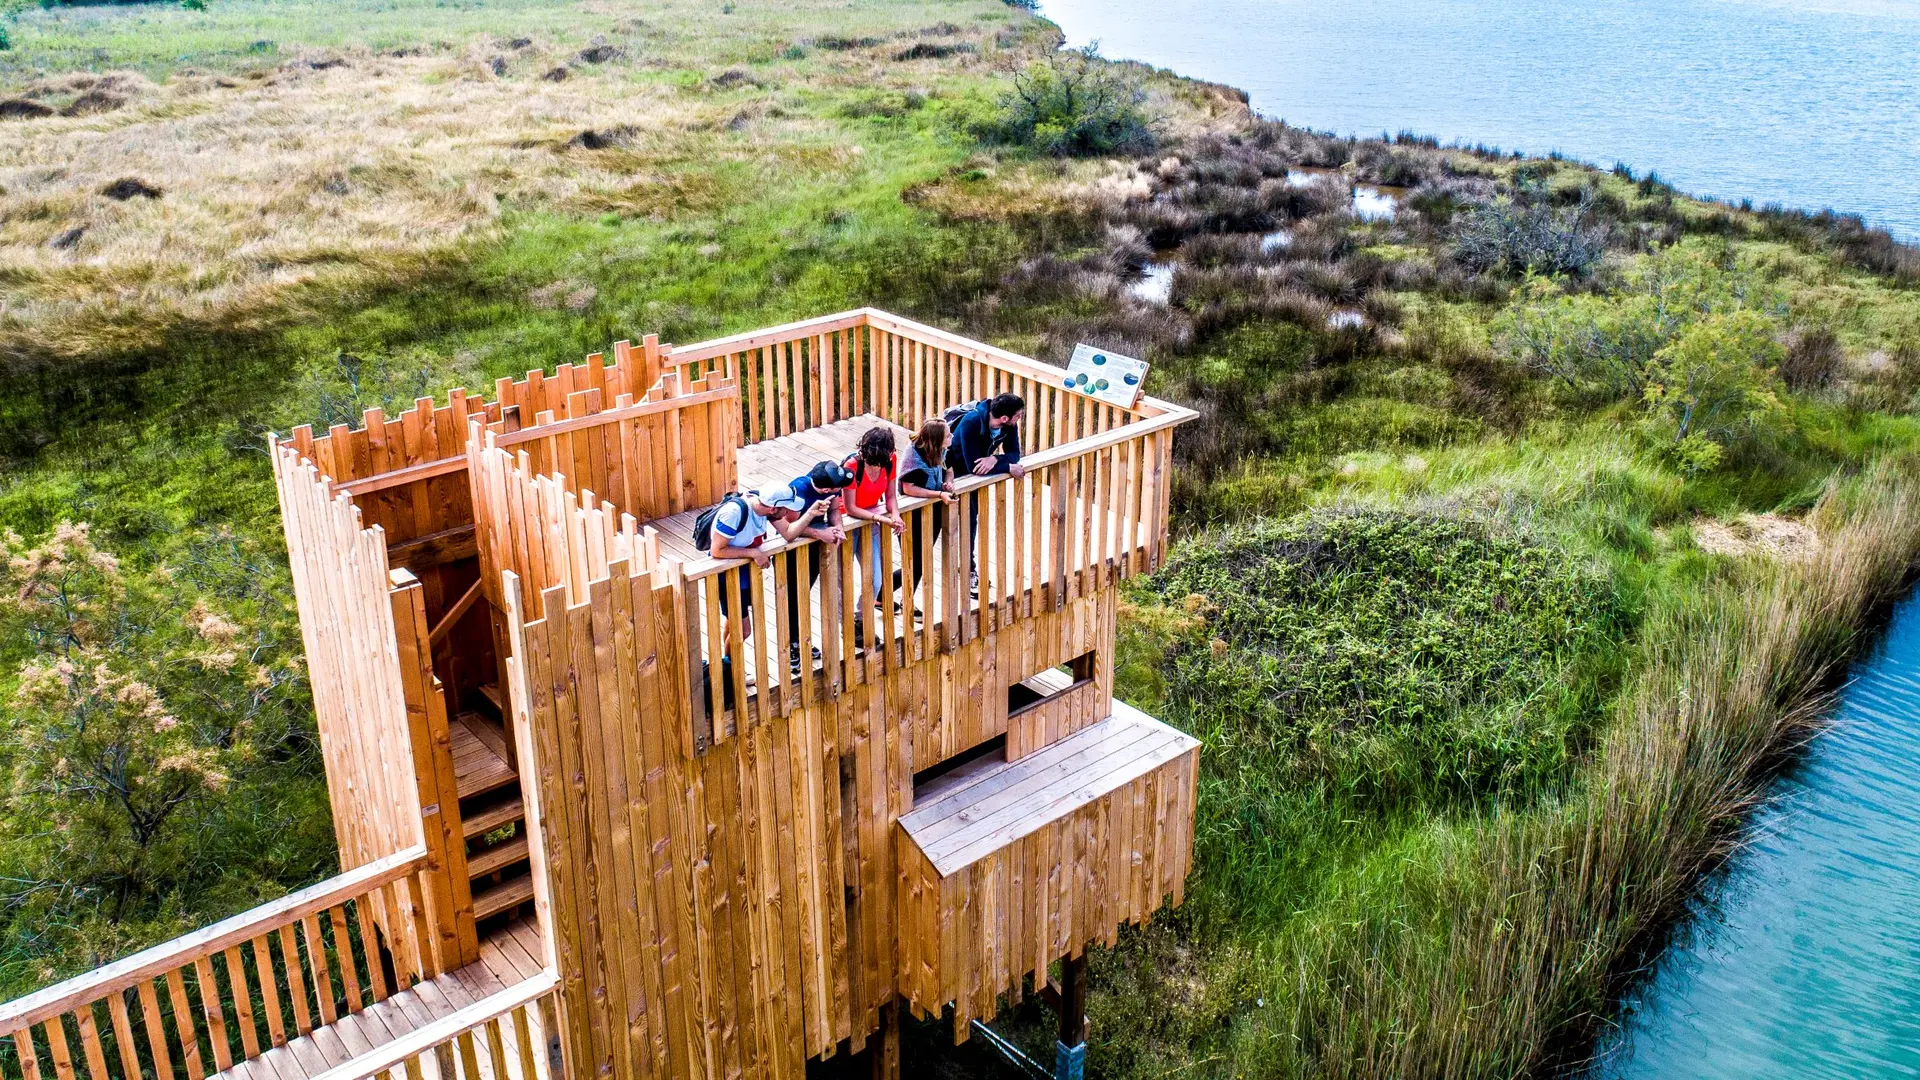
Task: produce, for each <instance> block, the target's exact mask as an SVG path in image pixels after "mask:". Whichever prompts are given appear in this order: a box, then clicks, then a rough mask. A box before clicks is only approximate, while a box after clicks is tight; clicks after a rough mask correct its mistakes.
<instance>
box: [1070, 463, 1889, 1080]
mask: <svg viewBox="0 0 1920 1080" xmlns="http://www.w3.org/2000/svg"><path fill="white" fill-rule="evenodd" d="M1912 468H1913V464H1912V462H1911V461H1910V460H1908V461H1902V462H1899V463H1895V462H1892V461H1888V462H1883V463H1881V464H1879V465H1876V466H1874V467H1873V468H1871V469H1870V470H1868V471H1867V472H1866V473H1865V474H1863V475H1860V476H1857V477H1854V478H1852V479H1846V480H1840V481H1837V482H1835V483H1834V484H1832V485H1831V486H1829V487H1828V489H1827V491H1826V492H1825V494H1824V495H1823V496H1821V498H1820V499H1819V501H1818V504H1817V505H1816V506H1815V507H1814V509H1813V511H1812V512H1811V514H1810V515H1809V520H1810V521H1813V522H1815V523H1817V526H1818V529H1819V533H1820V538H1821V539H1820V543H1819V544H1818V546H1817V547H1816V548H1815V549H1814V550H1813V551H1812V552H1811V553H1810V554H1808V555H1806V556H1805V557H1804V558H1801V559H1798V560H1792V561H1781V560H1766V559H1752V560H1748V561H1744V562H1738V563H1732V564H1727V563H1720V564H1715V565H1713V566H1712V568H1711V569H1710V570H1708V572H1707V573H1706V576H1704V577H1703V578H1699V579H1696V580H1691V581H1687V582H1685V583H1684V584H1682V583H1681V582H1680V581H1670V582H1669V583H1668V584H1667V585H1666V586H1665V587H1663V588H1662V589H1659V590H1657V591H1656V592H1654V593H1653V594H1652V595H1651V596H1650V597H1648V598H1647V600H1646V602H1645V611H1644V614H1643V615H1642V616H1641V618H1640V621H1639V629H1638V632H1637V633H1636V634H1635V635H1634V636H1633V638H1632V640H1633V642H1634V644H1633V645H1632V646H1631V649H1630V651H1629V652H1627V653H1623V654H1620V655H1619V662H1624V661H1626V660H1627V659H1628V658H1629V657H1630V670H1631V672H1632V675H1631V678H1630V679H1629V680H1628V682H1627V683H1626V684H1625V685H1624V687H1623V688H1622V690H1621V692H1620V693H1619V694H1618V696H1617V697H1616V698H1615V699H1614V703H1613V704H1612V705H1611V706H1610V707H1608V708H1607V709H1606V710H1605V711H1604V722H1603V723H1601V724H1599V726H1598V729H1597V730H1598V732H1599V737H1598V739H1597V740H1596V742H1595V744H1594V746H1593V749H1592V751H1591V753H1590V756H1589V757H1588V760H1589V762H1590V763H1588V764H1584V765H1577V767H1568V768H1563V769H1561V770H1559V772H1558V778H1557V779H1555V778H1554V777H1553V776H1551V775H1549V776H1548V777H1547V778H1546V779H1547V782H1546V783H1540V784H1535V785H1532V786H1531V787H1530V788H1528V789H1527V790H1525V791H1518V792H1516V793H1515V794H1516V795H1519V796H1522V797H1518V798H1514V797H1509V798H1507V799H1502V800H1495V801H1493V802H1491V803H1488V804H1485V809H1474V808H1472V807H1471V806H1459V807H1456V808H1455V809H1453V810H1451V811H1447V810H1442V809H1440V808H1438V807H1431V806H1430V807H1429V808H1428V811H1427V812H1425V813H1421V814H1401V815H1393V814H1384V815H1382V814H1376V813H1368V812H1366V811H1365V810H1361V809H1358V808H1357V807H1355V806H1354V805H1353V804H1351V803H1348V804H1346V805H1347V806H1348V809H1347V810H1346V811H1345V813H1344V815H1343V816H1344V818H1345V819H1346V820H1345V821H1344V824H1345V826H1346V828H1345V829H1343V830H1334V831H1331V832H1328V833H1327V834H1325V835H1323V836H1320V837H1314V836H1313V834H1312V830H1311V828H1310V825H1311V822H1313V821H1314V820H1317V819H1320V818H1322V816H1323V815H1325V814H1327V813H1328V812H1329V811H1330V810H1332V809H1333V806H1334V805H1339V804H1338V803H1337V802H1335V803H1333V804H1328V803H1326V802H1324V801H1321V800H1314V801H1310V802H1307V803H1306V804H1305V805H1302V806H1299V807H1298V808H1297V809H1296V810H1295V811H1294V814H1293V815H1291V816H1286V817H1281V818H1275V819H1270V820H1269V821H1268V822H1267V825H1266V828H1265V832H1266V834H1267V835H1268V837H1269V839H1270V840H1281V839H1283V838H1290V839H1291V840H1292V841H1293V843H1292V844H1291V845H1288V844H1284V843H1283V844H1282V845H1281V846H1279V847H1271V846H1267V847H1262V846H1259V845H1249V844H1244V843H1232V844H1225V845H1217V846H1213V847H1209V845H1208V840H1207V838H1206V837H1205V836H1203V837H1202V840H1201V851H1202V852H1203V855H1204V856H1206V858H1204V859H1203V864H1202V867H1201V870H1200V872H1199V875H1198V877H1197V878H1196V894H1195V900H1194V903H1193V905H1191V909H1190V910H1189V911H1188V912H1186V913H1184V915H1183V918H1184V919H1185V920H1186V921H1185V922H1184V923H1178V922H1177V923H1176V924H1173V925H1162V926H1159V927H1155V928H1151V929H1149V930H1147V931H1146V932H1144V933H1142V934H1140V935H1138V936H1137V937H1135V938H1134V939H1132V940H1130V941H1128V942H1126V943H1124V944H1123V946H1122V947H1121V948H1120V949H1119V950H1117V951H1116V952H1115V953H1113V954H1109V955H1108V956H1107V957H1105V958H1103V962H1102V966H1101V968H1099V969H1098V970H1099V971H1100V973H1101V975H1102V976H1103V980H1104V981H1103V984H1102V985H1103V986H1104V987H1108V988H1111V990H1112V996H1111V997H1108V996H1106V995H1105V994H1104V993H1103V995H1102V998H1101V1000H1100V1001H1099V1002H1098V1004H1099V1006H1100V1007H1101V1008H1102V1010H1103V1011H1105V1012H1107V1014H1108V1015H1111V1016H1114V1017H1116V1018H1117V1019H1118V1020H1119V1022H1118V1023H1117V1024H1113V1025H1110V1026H1109V1027H1108V1028H1107V1029H1106V1030H1107V1031H1108V1032H1109V1035H1108V1038H1109V1039H1110V1042H1109V1044H1108V1050H1109V1053H1110V1054H1111V1055H1112V1056H1111V1057H1109V1058H1108V1059H1107V1060H1109V1061H1116V1062H1117V1063H1119V1064H1120V1065H1121V1066H1122V1068H1121V1070H1120V1071H1122V1072H1123V1073H1126V1074H1129V1075H1154V1074H1157V1073H1158V1072H1160V1071H1162V1070H1164V1069H1168V1068H1172V1067H1174V1066H1175V1065H1176V1064H1177V1063H1181V1062H1186V1063H1191V1064H1197V1065H1199V1066H1200V1071H1201V1072H1202V1073H1203V1074H1205V1075H1233V1076H1273V1077H1354V1078H1361V1077H1379V1076H1524V1075H1553V1074H1555V1073H1556V1072H1557V1071H1558V1070H1561V1069H1564V1068H1570V1067H1577V1066H1579V1065H1580V1064H1581V1063H1582V1059H1583V1057H1584V1055H1586V1054H1587V1053H1588V1052H1589V1051H1590V1048H1591V1047H1592V1045H1593V1040H1594V1038H1595V1037H1596V1036H1597V1034H1599V1033H1600V1032H1602V1031H1604V1030H1605V1029H1606V1027H1607V1025H1608V1024H1610V1023H1611V1022H1612V1018H1613V1016H1614V1015H1615V1011H1616V1009H1615V1002H1616V1001H1617V999H1618V995H1619V993H1620V992H1621V990H1622V989H1623V988H1624V987H1625V986H1626V985H1627V984H1629V983H1630V982H1631V981H1632V980H1633V979H1634V978H1636V977H1637V976H1638V975H1639V974H1640V973H1641V972H1642V971H1643V970H1644V968H1645V966H1646V964H1647V963H1648V961H1649V959H1650V957H1651V956H1653V955H1654V950H1656V949H1657V948H1658V947H1659V946H1660V945H1661V944H1662V943H1663V942H1664V941H1665V938H1666V935H1667V934H1668V933H1669V931H1670V930H1671V928H1672V927H1673V925H1674V923H1675V920H1677V919H1678V918H1679V917H1680V916H1681V915H1682V914H1683V913H1684V910H1685V908H1686V905H1687V902H1688V900H1689V899H1690V898H1691V897H1692V896H1693V895H1694V894H1695V890H1696V889H1697V888H1698V883H1699V881H1700V880H1701V878H1702V876H1703V875H1705V874H1707V873H1710V872H1711V871H1712V870H1714V869H1715V868H1716V867H1718V866H1719V865H1720V864H1721V863H1722V862H1723V861H1724V860H1725V859H1726V858H1727V857H1729V856H1730V855H1731V854H1732V853H1733V852H1735V851H1736V850H1737V849H1738V846H1739V844H1740V843H1741V838H1742V833H1741V827H1742V825H1743V823H1744V822H1745V821H1746V820H1747V817H1748V815H1749V814H1750V812H1751V811H1752V809H1753V808H1754V807H1755V806H1756V805H1757V804H1758V802H1759V801H1760V800H1762V799H1764V798H1765V793H1766V790H1767V787H1766V784H1767V780H1768V778H1769V777H1770V776H1771V775H1772V773H1773V772H1774V771H1775V770H1776V769H1777V768H1778V767H1779V766H1780V764H1781V763H1782V762H1784V761H1785V760H1787V759H1788V758H1789V757H1790V755H1791V754H1792V752H1793V751H1794V750H1795V749H1797V748H1798V747H1799V746H1801V745H1802V744H1803V743H1804V742H1805V741H1806V740H1807V739H1808V738H1810V737H1812V736H1813V735H1814V734H1815V733H1817V731H1818V730H1819V728H1820V725H1821V722H1822V718H1823V716H1824V715H1825V712H1824V710H1825V706H1826V704H1827V701H1828V697H1827V694H1828V692H1829V691H1830V689H1831V687H1832V686H1833V684H1834V681H1835V679H1836V677H1837V675H1838V672H1839V670H1840V667H1841V665H1843V664H1844V663H1845V661H1846V659H1847V658H1848V656H1849V655H1850V654H1851V652H1852V650H1853V648H1854V646H1855V643H1856V642H1857V641H1858V640H1859V637H1860V635H1861V634H1862V633H1863V631H1864V629H1865V627H1866V626H1868V625H1869V624H1870V622H1871V620H1872V618H1873V616H1874V613H1875V612H1876V611H1877V610H1880V609H1881V608H1882V607H1883V606H1884V605H1885V604H1886V603H1887V602H1889V601H1890V600H1891V599H1892V598H1893V596H1894V594H1895V593H1896V592H1897V590H1898V589H1899V588H1900V587H1901V586H1902V585H1903V583H1904V582H1906V581H1907V580H1909V578H1910V575H1911V572H1912V568H1913V567H1914V565H1915V563H1916V557H1917V556H1920V480H1916V478H1915V475H1914V473H1913V472H1912ZM1187 557H1188V558H1191V557H1193V556H1192V555H1189V556H1187ZM1177 565H1178V563H1177V562H1176V566H1177ZM1178 573H1179V571H1177V570H1176V571H1175V574H1176V577H1177V575H1178ZM1173 700H1175V701H1176V702H1177V701H1178V700H1179V698H1178V694H1177V692H1176V693H1175V695H1174V698H1173ZM1176 714H1179V711H1178V710H1176ZM1209 749H1210V751H1211V760H1208V761H1207V762H1206V764H1205V766H1204V768H1205V770H1206V771H1207V772H1208V773H1209V775H1210V779H1206V780H1203V784H1204V785H1207V786H1209V787H1212V788H1215V789H1216V791H1215V797H1216V798H1219V797H1220V793H1219V791H1218V790H1217V789H1218V785H1220V784H1221V783H1222V782H1223V778H1224V777H1226V776H1231V775H1233V774H1234V773H1235V771H1236V770H1238V769H1242V768H1248V767H1251V768H1253V769H1254V770H1255V771H1256V772H1258V771H1259V770H1260V767H1259V766H1258V765H1257V764H1256V758H1257V755H1256V756H1255V757H1249V755H1248V753H1247V752H1246V751H1245V750H1244V749H1243V748H1242V747H1241V745H1240V744H1239V743H1238V742H1237V741H1234V740H1229V741H1226V742H1218V741H1217V740H1216V741H1214V742H1210V743H1209ZM1578 760H1579V756H1576V758H1575V759H1574V761H1575V762H1576V763H1577V761H1578ZM1294 790H1296V791H1298V790H1301V789H1300V788H1299V787H1298V786H1296V787H1295V789H1294ZM1341 790H1346V789H1345V788H1342V789H1341ZM1253 798H1254V797H1253V796H1250V795H1245V794H1243V795H1240V796H1238V797H1229V798H1227V799H1226V800H1225V803H1224V805H1225V806H1226V807H1227V808H1230V809H1229V811H1228V812H1229V814H1230V815H1232V814H1236V813H1237V814H1246V813H1250V812H1251V806H1252V805H1253V803H1251V802H1250V801H1249V800H1250V799H1253ZM1269 798H1271V797H1269ZM1236 808H1245V809H1236ZM1221 810H1222V805H1221V804H1216V805H1215V807H1214V811H1213V812H1214V813H1215V814H1218V813H1220V812H1221ZM1435 810H1439V812H1437V813H1436V812H1433V811H1435ZM1245 820H1246V823H1247V824H1251V822H1252V820H1254V819H1251V818H1247V819H1245ZM1362 838H1365V839H1362ZM1302 848H1307V849H1310V850H1312V851H1313V852H1314V859H1316V860H1319V861H1320V862H1321V864H1320V865H1318V866H1311V867H1310V866H1306V865H1303V864H1302V861H1301V858H1300V856H1299V851H1300V850H1301V849H1302ZM1327 864H1334V865H1337V866H1338V867H1339V869H1337V870H1330V869H1328V868H1327ZM1243 880H1267V881H1270V882H1279V883H1282V884H1281V885H1280V887H1278V888H1272V889H1270V890H1261V891H1250V890H1248V889H1246V888H1244V887H1233V888H1227V889H1223V890H1222V892H1221V893H1220V894H1214V893H1212V892H1210V891H1208V890H1209V889H1211V888H1212V887H1213V885H1214V884H1215V883H1221V882H1234V881H1243ZM1244 905H1251V906H1252V910H1250V911H1247V910H1240V909H1241V908H1242V906H1244ZM1222 908H1225V909H1228V910H1230V911H1231V914H1228V915H1221V914H1219V911H1220V909H1222ZM1142 1000H1154V1001H1161V1002H1172V1003H1173V1005H1172V1006H1171V1007H1163V1008H1158V1009H1151V1010H1146V1009H1143V1008H1142V1007H1141V1006H1140V1005H1138V1004H1137V1003H1136V1001H1142ZM1096 1015H1099V1014H1098V1013H1096ZM1115 1028H1118V1030H1117V1031H1115V1030H1114V1029H1115ZM1097 1030H1098V1029H1097Z"/></svg>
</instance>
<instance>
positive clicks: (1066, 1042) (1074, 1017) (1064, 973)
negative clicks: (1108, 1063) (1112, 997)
mask: <svg viewBox="0 0 1920 1080" xmlns="http://www.w3.org/2000/svg"><path fill="white" fill-rule="evenodd" d="M1059 1009H1060V1042H1059V1045H1057V1046H1055V1047H1054V1066H1053V1077H1054V1080H1081V1077H1082V1076H1083V1075H1085V1073H1086V1067H1087V954H1086V953H1081V954H1080V955H1079V956H1068V957H1067V958H1065V959H1064V960H1061V961H1060V1004H1059Z"/></svg>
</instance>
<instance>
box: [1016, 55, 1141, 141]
mask: <svg viewBox="0 0 1920 1080" xmlns="http://www.w3.org/2000/svg"><path fill="white" fill-rule="evenodd" d="M1145 102H1146V93H1145V91H1143V90H1141V89H1140V87H1139V86H1138V85H1137V84H1136V83H1134V82H1133V80H1131V79H1129V78H1128V77H1127V76H1126V75H1125V74H1124V73H1123V72H1122V71H1121V70H1120V69H1119V68H1117V67H1115V66H1113V65H1111V64H1108V63H1106V62H1105V61H1103V60H1101V59H1100V58H1099V56H1098V55H1097V54H1096V53H1095V52H1094V50H1093V47H1092V46H1090V45H1089V46H1087V47H1085V48H1081V49H1062V50H1060V51H1058V52H1055V53H1051V54H1049V55H1048V57H1047V58H1046V59H1045V60H1042V61H1036V62H1035V63H1033V64H1031V65H1029V66H1028V67H1027V69H1026V70H1025V71H1022V72H1020V73H1018V74H1016V75H1015V76H1014V79H1013V89H1012V90H1010V91H1008V92H1007V94H1006V96H1004V97H1003V98H1001V100H1000V115H999V116H998V117H997V118H996V120H995V123H994V124H993V126H992V128H991V129H990V130H988V131H984V132H981V133H980V134H982V135H984V136H986V137H988V138H990V139H995V140H997V141H1000V142H1006V143H1011V144H1013V145H1015V146H1024V147H1027V148H1029V149H1032V150H1037V151H1039V152H1040V153H1043V154H1052V155H1054V156H1056V157H1077V156H1082V155H1091V154H1112V153H1122V152H1134V153H1137V152H1143V151H1145V150H1148V149H1151V148H1152V146H1153V130H1152V127H1151V125H1150V124H1149V123H1148V120H1147V115H1146V113H1145V112H1144V111H1143V109H1142V106H1143V105H1144V104H1145Z"/></svg>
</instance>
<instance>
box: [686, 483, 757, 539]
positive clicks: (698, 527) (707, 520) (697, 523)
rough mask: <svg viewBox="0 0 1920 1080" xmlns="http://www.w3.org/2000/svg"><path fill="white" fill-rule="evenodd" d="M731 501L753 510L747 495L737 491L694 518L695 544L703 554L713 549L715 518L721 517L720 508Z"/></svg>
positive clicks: (744, 508)
mask: <svg viewBox="0 0 1920 1080" xmlns="http://www.w3.org/2000/svg"><path fill="white" fill-rule="evenodd" d="M730 502H737V503H739V504H740V509H741V510H742V511H744V512H747V513H752V510H751V509H750V508H749V507H748V506H747V497H746V496H744V495H742V494H740V493H739V492H737V491H736V492H732V493H730V494H728V495H727V497H726V498H724V499H721V500H720V501H719V502H717V503H714V504H713V505H712V506H709V507H707V508H706V509H705V510H702V511H700V516H699V517H696V518H694V519H693V546H694V547H695V548H697V549H699V551H700V552H701V554H706V553H707V552H709V551H711V550H713V519H714V518H717V517H719V516H720V508H721V507H723V506H725V505H727V504H728V503H730ZM741 521H742V522H743V523H744V522H745V521H746V519H745V518H742V519H741Z"/></svg>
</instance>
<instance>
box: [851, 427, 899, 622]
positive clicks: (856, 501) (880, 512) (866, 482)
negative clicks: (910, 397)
mask: <svg viewBox="0 0 1920 1080" xmlns="http://www.w3.org/2000/svg"><path fill="white" fill-rule="evenodd" d="M844 464H845V466H846V470H847V471H848V472H850V473H852V474H853V487H852V488H850V489H848V492H847V495H848V498H847V508H846V509H847V516H848V517H850V518H854V519H857V520H860V521H871V522H874V523H875V524H873V525H871V526H869V527H868V528H867V535H868V536H869V537H870V539H869V540H867V542H866V543H864V544H858V545H857V546H856V547H855V548H854V550H855V551H858V552H860V553H861V557H860V561H861V562H864V563H866V564H867V568H866V569H867V578H868V579H869V581H871V583H872V595H871V596H870V597H869V598H868V600H869V602H870V603H872V604H873V605H874V606H876V607H879V606H881V605H882V604H884V603H885V598H886V589H885V582H884V581H883V579H882V577H881V574H882V570H881V563H882V562H883V561H884V560H883V559H882V557H881V551H882V547H881V545H883V544H891V543H893V536H890V535H888V534H887V529H892V530H893V532H894V534H896V535H897V534H898V533H900V532H901V531H902V530H904V529H905V528H906V527H907V524H906V522H905V521H904V520H902V519H901V517H900V459H899V457H898V456H897V455H896V454H895V453H894V441H893V431H892V430H891V429H890V428H887V427H885V426H884V425H882V426H878V427H873V428H870V429H868V431H867V433H866V434H865V435H862V436H860V448H859V449H858V450H855V451H854V452H853V455H852V456H851V457H849V458H847V460H846V462H845V463H844ZM883 525H884V526H885V527H886V528H882V527H881V526H883ZM883 613H884V609H883ZM876 625H878V624H876Z"/></svg>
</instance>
